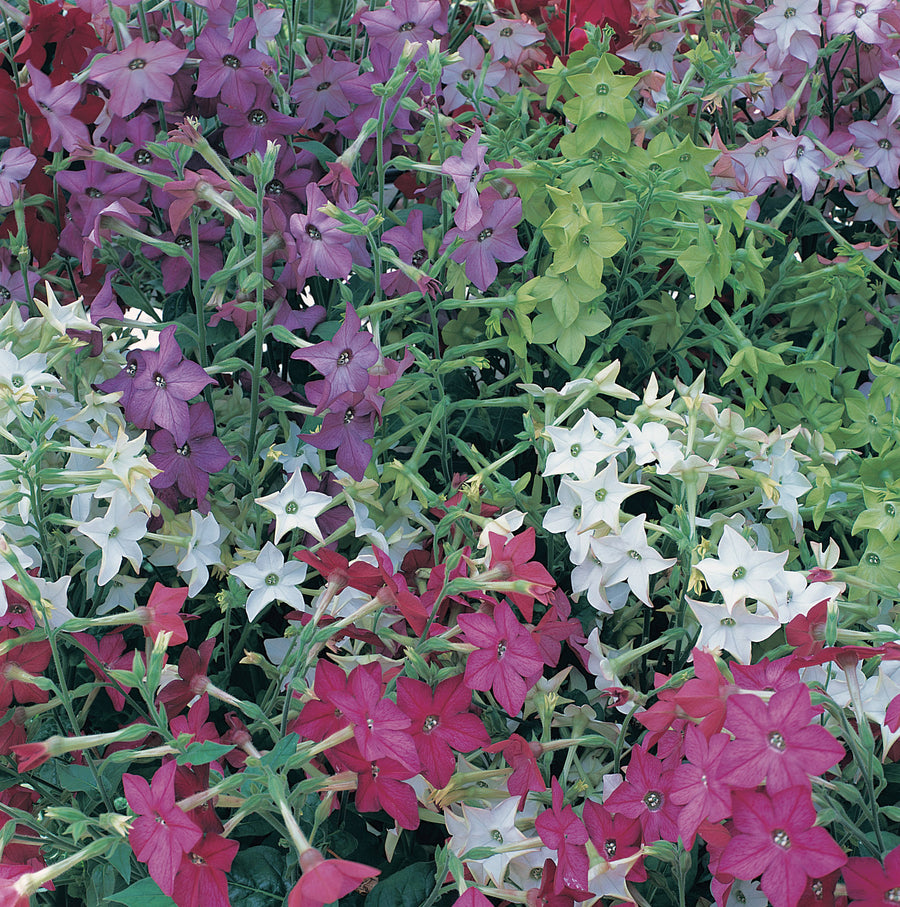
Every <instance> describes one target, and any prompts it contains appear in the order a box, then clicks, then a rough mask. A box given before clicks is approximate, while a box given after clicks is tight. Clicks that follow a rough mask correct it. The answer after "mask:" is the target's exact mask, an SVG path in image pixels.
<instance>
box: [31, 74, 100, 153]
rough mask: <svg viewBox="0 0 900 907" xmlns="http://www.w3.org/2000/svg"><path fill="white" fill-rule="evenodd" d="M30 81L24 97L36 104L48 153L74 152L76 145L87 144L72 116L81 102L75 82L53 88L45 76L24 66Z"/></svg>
mask: <svg viewBox="0 0 900 907" xmlns="http://www.w3.org/2000/svg"><path fill="white" fill-rule="evenodd" d="M25 68H26V69H27V70H28V75H29V77H30V78H31V85H29V86H28V96H29V97H30V98H31V100H32V101H34V103H35V104H37V106H38V109H39V110H40V112H41V116H42V117H43V118H44V119H45V120H46V121H47V126H48V127H49V129H50V144H49V145H47V150H48V151H62V150H63V149H65V150H66V151H74V149H75V148H76V147H77V146H78V145H79V144H82V143H84V144H88V143H89V142H90V135H89V134H88V128H87V126H85V124H84V123H82V122H81V120H79V119H76V118H75V117H74V116H72V111H73V110H74V109H75V106H76V105H77V104H79V103H80V102H81V95H82V86H81V85H79V84H78V83H76V82H62V83H61V84H59V85H53V84H52V83H51V81H50V77H49V76H45V75H44V73H42V72H41V71H40V70H39V69H37V68H36V67H34V66H32V65H31V63H26V64H25Z"/></svg>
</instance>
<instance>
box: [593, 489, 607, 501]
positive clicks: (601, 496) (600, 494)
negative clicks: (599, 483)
mask: <svg viewBox="0 0 900 907" xmlns="http://www.w3.org/2000/svg"><path fill="white" fill-rule="evenodd" d="M607 493H608V492H607V490H606V489H605V488H598V489H597V490H596V491H595V492H594V497H595V498H596V499H597V500H598V501H605V500H606V495H607Z"/></svg>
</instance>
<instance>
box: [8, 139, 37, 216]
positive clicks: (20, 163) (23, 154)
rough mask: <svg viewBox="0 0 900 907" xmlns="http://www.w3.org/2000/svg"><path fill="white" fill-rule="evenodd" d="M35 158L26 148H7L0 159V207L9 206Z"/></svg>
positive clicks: (29, 171) (35, 160)
mask: <svg viewBox="0 0 900 907" xmlns="http://www.w3.org/2000/svg"><path fill="white" fill-rule="evenodd" d="M36 162H37V158H36V157H35V156H34V155H33V154H32V153H31V152H30V151H29V150H28V149H27V148H7V149H6V151H4V152H3V156H2V157H0V205H6V206H8V205H11V204H12V203H13V201H14V199H15V197H16V196H17V195H18V194H19V192H20V190H21V184H22V182H23V181H24V180H25V177H26V176H28V174H29V173H31V170H32V168H33V167H34V165H35V163H36Z"/></svg>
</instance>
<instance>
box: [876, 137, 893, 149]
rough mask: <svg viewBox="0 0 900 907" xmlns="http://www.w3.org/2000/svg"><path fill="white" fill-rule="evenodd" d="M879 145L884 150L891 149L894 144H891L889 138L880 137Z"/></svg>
mask: <svg viewBox="0 0 900 907" xmlns="http://www.w3.org/2000/svg"><path fill="white" fill-rule="evenodd" d="M878 147H879V148H880V149H881V150H882V151H890V149H891V148H892V147H893V146H892V145H891V143H890V142H889V141H888V140H887V139H879V140H878Z"/></svg>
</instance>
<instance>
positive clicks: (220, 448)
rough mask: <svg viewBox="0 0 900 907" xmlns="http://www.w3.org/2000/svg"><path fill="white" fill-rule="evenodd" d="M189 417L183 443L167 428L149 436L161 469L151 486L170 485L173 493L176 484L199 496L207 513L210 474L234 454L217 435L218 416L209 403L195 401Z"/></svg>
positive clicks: (163, 487) (154, 461) (183, 491)
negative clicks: (214, 413) (186, 433)
mask: <svg viewBox="0 0 900 907" xmlns="http://www.w3.org/2000/svg"><path fill="white" fill-rule="evenodd" d="M188 419H189V428H188V436H187V438H186V439H185V441H184V443H183V444H176V442H175V438H174V437H173V435H172V433H171V432H169V431H166V430H165V429H160V430H159V431H157V432H154V434H153V437H152V438H151V439H150V444H151V445H152V447H153V449H154V451H156V452H155V453H153V454H151V455H150V462H151V463H152V464H153V465H154V466H156V467H157V468H158V469H161V470H162V472H161V473H159V475H156V476H154V477H153V478H152V479H151V480H150V487H151V488H154V489H156V490H158V491H164V490H166V489H170V490H171V491H170V494H171V495H172V496H173V497H174V490H175V489H176V488H177V490H178V491H179V492H180V493H181V494H183V495H185V496H187V497H189V498H196V500H197V509H198V510H199V511H200V513H203V514H206V513H209V502H208V501H207V500H206V493H207V492H208V491H209V477H210V475H211V474H212V473H214V472H219V471H220V470H221V469H224V468H225V465H226V464H227V463H228V462H229V460H231V459H233V457H232V456H231V454H229V453H228V451H227V450H226V449H225V445H224V444H223V443H222V442H221V441H220V440H219V439H218V438H217V437H216V436H215V430H216V426H215V419H214V417H213V412H212V410H211V409H210V408H209V406H207V405H206V404H205V403H194V404H193V405H192V406H191V407H190V408H189V411H188ZM176 500H177V499H176Z"/></svg>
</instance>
